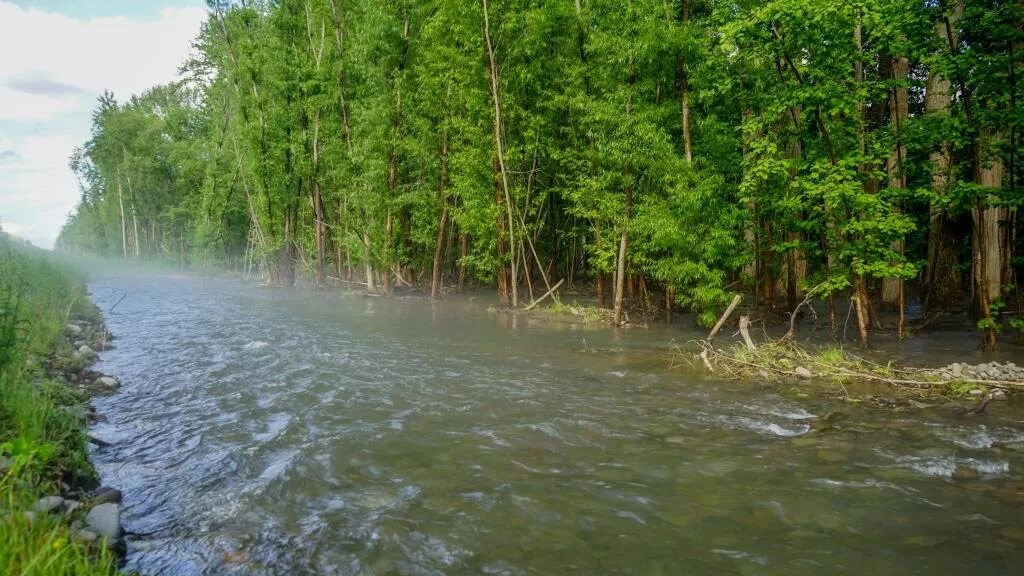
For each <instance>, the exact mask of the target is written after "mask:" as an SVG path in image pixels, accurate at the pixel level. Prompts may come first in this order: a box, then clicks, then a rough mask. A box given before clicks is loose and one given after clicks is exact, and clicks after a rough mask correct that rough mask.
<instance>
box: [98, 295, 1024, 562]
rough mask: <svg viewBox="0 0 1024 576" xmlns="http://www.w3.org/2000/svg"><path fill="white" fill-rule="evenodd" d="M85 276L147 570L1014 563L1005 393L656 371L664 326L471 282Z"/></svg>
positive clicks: (1022, 540) (110, 469)
mask: <svg viewBox="0 0 1024 576" xmlns="http://www.w3.org/2000/svg"><path fill="white" fill-rule="evenodd" d="M90 289H91V291H92V293H93V297H94V299H95V301H96V302H97V304H98V305H99V306H100V307H101V309H103V310H104V311H107V310H110V308H111V307H114V305H115V303H117V302H118V301H120V303H118V304H116V307H114V308H113V312H111V313H109V314H107V321H108V326H109V328H110V329H111V331H112V332H113V333H114V334H115V335H116V336H117V340H116V344H117V346H116V348H115V349H113V350H109V351H107V352H105V353H104V354H103V362H102V363H101V364H100V365H99V366H98V369H99V370H101V371H104V372H108V373H110V374H113V375H115V376H117V377H118V378H120V379H121V381H122V383H123V387H122V390H121V393H120V394H118V395H116V396H113V397H110V398H105V399H97V401H96V405H97V408H98V410H99V411H100V412H101V413H103V414H104V415H105V416H106V417H107V421H106V422H104V423H101V424H98V425H97V426H96V427H95V429H94V430H93V434H94V435H96V436H98V437H101V438H103V439H105V440H108V441H110V442H112V443H113V446H112V447H109V448H102V449H98V450H96V452H95V454H94V457H95V461H96V464H97V466H98V468H99V471H100V473H101V475H102V477H103V480H104V482H105V483H107V484H111V485H115V486H118V487H120V488H122V490H123V492H124V496H125V512H124V520H125V523H126V529H127V530H128V531H129V533H130V536H129V538H128V567H129V568H130V569H135V570H138V571H139V572H140V573H142V574H144V575H153V574H173V575H186V574H268V575H269V574H281V575H286V574H287V575H292V574H353V575H357V574H358V575H363V574H365V575H370V574H376V575H387V574H422V575H428V574H495V575H499V574H501V575H505V574H507V575H520V574H559V575H561V574H636V575H651V576H655V575H668V574H815V575H817V574H957V575H964V574H1012V573H1016V570H1015V567H1019V566H1021V565H1024V552H1022V550H1024V525H1022V524H1021V517H1022V516H1021V512H1022V503H1024V476H1022V474H1024V424H1022V421H1024V415H1022V412H1021V410H1020V409H1019V408H1018V407H1016V406H1014V405H1013V403H1002V404H999V405H994V406H993V407H992V408H991V409H990V410H989V411H988V412H987V413H986V414H984V415H983V416H981V417H974V418H967V417H961V416H958V415H957V414H956V411H955V410H953V409H950V408H933V409H928V410H922V411H919V412H916V413H914V414H900V413H893V412H884V411H878V410H873V409H871V408H866V407H851V406H849V405H848V404H846V403H843V402H841V401H839V400H838V399H835V398H832V397H829V396H826V395H821V394H811V395H806V397H802V396H801V395H799V394H795V393H793V392H792V391H791V390H783V389H776V388H770V387H764V386H758V385H755V384H749V383H748V384H739V383H723V382H713V381H708V380H706V379H704V378H703V377H701V376H699V375H695V374H692V373H690V372H688V371H685V370H678V369H676V370H671V369H669V367H668V362H667V360H666V355H667V351H668V343H669V341H670V340H671V339H672V338H673V337H674V338H677V339H679V338H680V337H681V335H680V333H679V332H678V328H670V327H660V328H654V329H634V330H626V331H618V332H616V331H610V330H604V329H601V330H593V329H585V328H583V327H580V326H567V325H552V324H530V323H528V322H526V321H525V320H524V319H523V318H518V319H517V318H510V317H507V316H503V315H494V314H491V313H488V311H487V303H486V302H483V301H481V302H479V303H478V302H475V301H470V302H468V303H467V302H466V301H465V300H457V301H448V302H441V303H435V304H432V303H429V302H424V301H420V300H401V299H378V298H363V297H344V298H343V297H340V296H339V295H338V294H327V295H322V294H315V293H303V292H286V291H273V290H265V289H260V288H257V287H253V286H249V285H244V284H239V283H235V282H229V281H222V280H196V279H188V278H171V277H163V278H151V279H117V280H104V281H98V282H94V283H93V284H91V286H90ZM122 297H123V300H122ZM685 337H686V336H685V335H683V338H685ZM837 411H838V412H839V415H838V416H839V417H837V415H836V414H834V413H835V412H837ZM830 414H832V416H831V418H830V420H832V421H833V422H834V424H835V425H834V426H832V427H831V428H829V427H828V426H826V425H825V424H824V420H825V418H826V416H828V415H830ZM822 429H826V431H819V430H822ZM957 467H967V468H970V469H971V470H976V471H977V472H978V473H979V476H978V478H976V479H973V480H965V481H957V480H954V479H952V477H951V475H952V473H953V471H954V470H955V469H956V468H957Z"/></svg>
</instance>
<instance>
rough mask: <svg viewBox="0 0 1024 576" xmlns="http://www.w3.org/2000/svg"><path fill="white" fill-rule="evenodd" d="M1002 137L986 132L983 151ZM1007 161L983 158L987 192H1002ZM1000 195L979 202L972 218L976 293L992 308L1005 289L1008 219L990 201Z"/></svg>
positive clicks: (994, 156)
mask: <svg viewBox="0 0 1024 576" xmlns="http://www.w3.org/2000/svg"><path fill="white" fill-rule="evenodd" d="M999 136H1000V135H998V134H990V133H988V132H987V131H984V130H983V131H982V135H981V136H980V138H979V146H981V147H982V149H983V150H986V149H988V148H989V146H990V144H991V142H992V140H996V139H998V138H999ZM1003 175H1004V169H1003V160H1002V158H1001V157H1000V156H999V155H998V152H996V153H994V154H992V155H991V157H989V158H982V163H981V165H980V166H979V167H978V184H979V185H980V186H982V187H984V188H989V189H992V190H996V191H998V190H999V188H1001V187H1002V185H1003ZM996 198H997V195H995V194H992V195H990V196H989V197H988V198H987V199H985V198H983V199H981V200H980V201H979V206H978V208H975V210H974V212H973V214H972V216H973V220H974V230H975V237H976V238H977V242H976V243H975V244H976V253H975V262H976V267H975V282H976V287H977V288H976V292H977V293H978V294H981V295H984V296H985V297H986V299H987V300H988V304H989V305H990V304H991V303H992V301H993V300H997V299H998V298H999V297H1000V289H1001V287H1002V272H1003V268H1004V265H1003V264H1004V262H1003V260H1004V254H1003V248H1004V246H1005V242H1004V241H1003V238H1002V236H1003V230H1002V226H1001V225H1000V223H1001V222H1002V221H1003V220H1005V219H1006V217H1007V214H1006V209H1005V208H1003V207H999V206H992V205H991V204H990V202H989V200H994V199H996Z"/></svg>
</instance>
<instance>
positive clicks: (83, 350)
mask: <svg viewBox="0 0 1024 576" xmlns="http://www.w3.org/2000/svg"><path fill="white" fill-rule="evenodd" d="M78 353H79V354H81V355H82V356H84V357H86V358H92V357H93V356H95V355H96V352H95V351H94V350H93V349H92V348H89V347H88V346H86V345H85V344H83V345H82V346H80V347H79V348H78Z"/></svg>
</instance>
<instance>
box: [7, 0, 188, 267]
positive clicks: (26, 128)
mask: <svg viewBox="0 0 1024 576" xmlns="http://www.w3.org/2000/svg"><path fill="white" fill-rule="evenodd" d="M205 18H206V3H205V2H204V0H155V1H148V0H97V1H93V0H14V1H11V0H0V228H3V230H4V231H6V232H10V233H12V234H15V235H17V236H20V237H22V238H25V239H27V240H29V241H31V242H32V243H33V244H35V245H36V246H40V247H42V248H52V247H53V243H54V240H56V238H57V234H58V233H60V228H61V226H62V225H63V224H64V221H65V220H66V219H67V216H68V214H69V213H71V212H72V211H73V210H74V207H75V205H76V203H77V201H78V197H79V189H78V183H77V181H76V179H75V176H74V174H73V173H72V172H71V169H70V168H69V167H68V158H69V157H70V156H71V153H72V151H74V149H75V147H76V146H80V145H82V144H83V143H84V142H85V141H86V140H88V138H89V128H90V122H91V114H92V111H93V109H94V107H95V105H96V99H97V98H98V97H99V95H100V94H102V93H103V91H104V90H110V91H111V92H113V93H114V96H115V97H116V98H117V100H118V101H119V102H120V101H124V100H126V99H128V98H129V97H130V96H131V95H132V94H138V93H141V92H143V91H144V90H146V89H147V88H149V87H151V86H154V85H156V84H162V83H167V82H170V81H173V80H175V79H176V78H177V70H178V67H179V66H180V65H181V63H182V62H184V61H185V59H186V58H188V56H189V53H190V50H191V42H192V39H193V38H194V37H195V36H196V34H197V33H198V32H199V27H200V25H201V24H202V22H203V20H204V19H205Z"/></svg>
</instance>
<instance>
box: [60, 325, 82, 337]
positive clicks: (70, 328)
mask: <svg viewBox="0 0 1024 576" xmlns="http://www.w3.org/2000/svg"><path fill="white" fill-rule="evenodd" d="M64 331H65V332H67V333H68V334H70V335H72V336H78V335H79V334H81V333H82V327H81V326H79V325H78V324H68V325H67V326H65V327H64Z"/></svg>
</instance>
